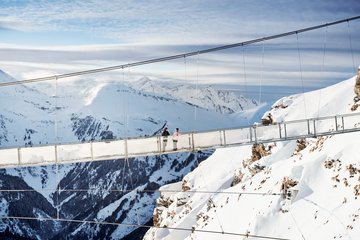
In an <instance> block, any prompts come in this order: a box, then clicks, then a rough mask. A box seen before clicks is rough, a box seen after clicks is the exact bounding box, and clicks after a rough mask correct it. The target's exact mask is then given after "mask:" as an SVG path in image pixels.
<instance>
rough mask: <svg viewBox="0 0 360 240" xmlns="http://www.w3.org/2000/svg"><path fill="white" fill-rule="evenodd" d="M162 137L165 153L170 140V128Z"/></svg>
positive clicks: (165, 130) (164, 131)
mask: <svg viewBox="0 0 360 240" xmlns="http://www.w3.org/2000/svg"><path fill="white" fill-rule="evenodd" d="M161 136H162V137H163V151H165V148H166V145H167V140H168V136H170V133H169V131H168V128H167V127H166V128H164V130H163V132H162V134H161Z"/></svg>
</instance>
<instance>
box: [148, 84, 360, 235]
mask: <svg viewBox="0 0 360 240" xmlns="http://www.w3.org/2000/svg"><path fill="white" fill-rule="evenodd" d="M354 84H355V78H351V79H349V80H346V81H344V82H341V83H339V84H336V85H334V86H330V87H328V88H325V89H321V90H318V91H313V92H309V93H305V94H299V95H293V96H289V97H285V98H282V99H280V100H279V101H277V102H276V103H275V104H274V105H273V106H272V109H271V110H270V111H269V112H271V113H272V114H273V115H274V118H275V121H289V120H295V119H299V118H300V119H302V118H306V117H307V118H311V117H318V116H331V115H336V114H341V113H350V112H352V111H351V110H350V109H351V106H352V105H353V97H354V92H353V86H354ZM320 96H321V97H320ZM358 111H359V109H358V110H357V112H358ZM357 124H360V119H359V120H358V123H357ZM359 145H360V135H359V133H358V132H355V133H347V134H339V135H334V136H327V137H318V138H311V139H305V140H301V141H300V140H297V141H295V140H294V141H285V142H277V143H271V144H267V145H266V146H264V149H263V152H262V154H261V158H260V159H256V158H255V157H254V155H256V154H255V153H256V152H257V149H256V148H255V146H242V147H234V148H228V149H218V150H216V151H215V153H214V154H213V155H212V156H210V157H209V158H208V159H207V160H205V161H204V162H202V163H201V164H200V166H199V167H198V168H197V169H195V170H194V171H193V172H191V173H189V174H187V175H186V176H185V177H184V178H183V180H182V182H178V183H174V184H170V185H166V186H163V187H162V188H161V190H162V192H161V196H160V198H159V199H158V200H157V208H156V209H155V210H154V225H155V226H157V227H160V228H152V229H150V230H149V231H148V232H147V233H146V235H145V237H144V239H146V240H149V239H172V240H176V239H189V240H190V239H244V238H246V237H248V238H247V239H259V238H257V237H256V236H262V237H270V239H271V237H272V238H281V239H292V240H293V239H294V240H296V239H307V240H308V239H314V240H315V239H359V237H360V219H359V216H360V204H359V201H360V199H359V197H360V160H359V150H358V149H359ZM169 190H171V191H174V190H177V191H180V192H178V193H175V194H172V193H171V192H169ZM209 192H210V193H209ZM284 194H285V195H287V194H289V196H288V197H285V195H284ZM176 228H184V229H189V230H188V231H184V230H181V231H179V230H176ZM209 231H215V232H217V233H211V232H209ZM229 233H233V234H229Z"/></svg>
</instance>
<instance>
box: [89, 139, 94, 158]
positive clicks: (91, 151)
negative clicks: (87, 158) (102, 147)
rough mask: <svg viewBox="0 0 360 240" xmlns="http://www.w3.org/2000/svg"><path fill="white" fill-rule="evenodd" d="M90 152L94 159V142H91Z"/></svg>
mask: <svg viewBox="0 0 360 240" xmlns="http://www.w3.org/2000/svg"><path fill="white" fill-rule="evenodd" d="M90 154H91V160H92V161H94V150H93V142H90Z"/></svg>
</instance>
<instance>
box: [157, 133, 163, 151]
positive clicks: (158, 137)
mask: <svg viewBox="0 0 360 240" xmlns="http://www.w3.org/2000/svg"><path fill="white" fill-rule="evenodd" d="M156 139H157V140H156V143H157V149H158V152H159V153H161V151H162V149H161V141H163V139H162V137H161V136H157V137H156Z"/></svg>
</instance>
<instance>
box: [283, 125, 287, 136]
mask: <svg viewBox="0 0 360 240" xmlns="http://www.w3.org/2000/svg"><path fill="white" fill-rule="evenodd" d="M283 123H284V134H285V136H284V139H286V138H287V131H286V122H283Z"/></svg>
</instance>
